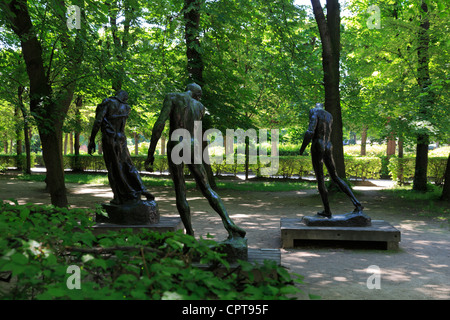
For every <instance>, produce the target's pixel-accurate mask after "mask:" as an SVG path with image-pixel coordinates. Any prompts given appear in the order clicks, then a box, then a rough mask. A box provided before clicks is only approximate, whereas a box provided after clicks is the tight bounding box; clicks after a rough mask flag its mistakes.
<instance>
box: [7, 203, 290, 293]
mask: <svg viewBox="0 0 450 320" xmlns="http://www.w3.org/2000/svg"><path fill="white" fill-rule="evenodd" d="M0 209H1V215H0V232H1V234H2V237H1V239H0V255H1V258H0V273H2V274H3V275H5V274H8V273H11V280H10V284H9V285H7V286H5V283H4V282H1V283H0V299H27V300H28V299H286V298H287V296H288V295H289V294H295V293H296V292H298V289H296V287H295V286H294V285H293V280H292V278H291V276H290V274H289V273H288V272H287V271H286V270H285V269H284V268H282V267H280V266H277V265H275V264H273V263H270V262H265V263H264V265H261V266H259V267H258V270H260V272H263V273H265V274H268V273H270V272H275V273H276V275H277V276H275V277H266V278H264V279H263V280H262V281H260V282H256V281H254V279H252V277H251V276H249V277H246V276H244V275H245V273H246V272H249V270H250V268H253V266H251V265H250V264H249V263H247V262H240V263H239V264H238V267H237V268H236V270H234V268H233V270H231V269H228V270H227V271H226V272H222V273H221V274H219V273H218V266H219V264H222V265H224V266H225V267H227V268H230V266H229V265H228V263H227V262H226V261H225V260H224V254H221V253H218V252H217V250H213V249H211V248H212V246H217V243H216V242H214V241H212V240H206V239H205V240H203V239H200V240H196V239H194V238H193V237H191V236H189V235H185V234H183V233H182V232H166V233H158V232H150V231H142V232H139V233H134V232H133V231H132V230H131V229H122V230H121V231H119V232H109V233H107V234H101V235H97V236H96V235H94V234H93V233H92V231H91V229H90V227H91V226H92V225H93V221H92V219H91V218H90V216H92V215H93V212H92V211H87V210H84V209H65V208H63V209H60V208H55V207H52V206H37V205H17V204H16V205H10V204H7V203H3V202H1V203H0ZM186 248H189V250H186ZM194 257H195V258H197V259H198V261H199V262H200V263H202V264H206V265H210V266H211V267H210V268H209V269H205V268H201V267H196V266H194V264H193V263H191V262H192V260H193V258H194ZM70 266H71V267H74V269H77V270H78V271H79V275H80V282H79V283H80V286H81V290H76V289H73V288H72V290H71V289H69V285H70V284H74V282H73V278H72V274H71V273H70V272H73V271H70V269H69V267H70ZM68 272H69V273H68ZM75 284H76V282H75Z"/></svg>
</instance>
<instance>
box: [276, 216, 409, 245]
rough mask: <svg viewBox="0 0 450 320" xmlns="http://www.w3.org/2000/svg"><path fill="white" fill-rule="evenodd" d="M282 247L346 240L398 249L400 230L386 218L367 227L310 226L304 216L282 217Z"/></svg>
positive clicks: (373, 221)
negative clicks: (375, 243) (374, 243)
mask: <svg viewBox="0 0 450 320" xmlns="http://www.w3.org/2000/svg"><path fill="white" fill-rule="evenodd" d="M280 229H281V243H282V247H283V248H285V249H287V248H294V247H295V246H301V245H302V243H308V244H311V243H313V242H315V244H320V241H324V240H325V241H332V242H335V243H336V244H339V243H342V242H344V241H352V242H361V243H363V244H364V243H366V244H368V243H370V242H377V243H381V244H383V245H384V249H387V250H395V249H398V247H399V245H398V243H399V242H400V237H401V235H400V231H399V230H397V229H396V228H394V227H393V226H392V225H390V224H389V223H387V222H386V221H384V220H372V223H371V225H370V226H366V227H342V226H334V227H326V226H325V227H324V226H308V225H306V224H305V223H304V221H303V218H282V219H281V220H280Z"/></svg>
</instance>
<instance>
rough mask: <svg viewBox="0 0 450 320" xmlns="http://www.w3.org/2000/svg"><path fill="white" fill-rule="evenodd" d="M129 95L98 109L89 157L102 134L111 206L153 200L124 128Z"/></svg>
mask: <svg viewBox="0 0 450 320" xmlns="http://www.w3.org/2000/svg"><path fill="white" fill-rule="evenodd" d="M127 100H128V93H127V92H126V91H124V90H119V91H118V92H117V94H116V95H115V96H114V97H110V98H107V99H104V100H103V101H102V103H101V104H99V105H98V106H97V109H96V116H95V122H94V126H93V128H92V132H91V137H90V140H89V146H88V153H89V154H92V153H93V152H95V136H96V135H97V133H98V131H99V130H100V129H101V131H102V147H103V158H104V160H105V165H106V168H107V169H108V180H109V184H110V186H111V189H112V191H113V193H114V199H113V200H112V201H111V204H115V205H120V204H126V203H133V202H136V201H139V200H141V195H143V196H146V198H147V200H154V196H153V195H152V194H151V193H150V192H148V191H147V189H146V187H145V186H144V183H143V182H142V179H141V177H140V175H139V172H138V171H137V169H136V168H135V166H134V165H133V162H132V160H131V157H130V152H129V151H128V147H127V138H126V136H125V124H126V121H127V119H128V116H129V114H130V110H131V108H130V106H129V105H128V104H127Z"/></svg>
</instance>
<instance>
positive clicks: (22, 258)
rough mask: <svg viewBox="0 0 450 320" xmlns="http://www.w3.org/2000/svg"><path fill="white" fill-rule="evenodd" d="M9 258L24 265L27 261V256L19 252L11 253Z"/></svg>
mask: <svg viewBox="0 0 450 320" xmlns="http://www.w3.org/2000/svg"><path fill="white" fill-rule="evenodd" d="M11 260H12V261H13V262H15V263H17V264H19V265H26V264H27V263H28V257H26V256H25V255H24V254H22V253H20V252H17V253H15V254H13V255H12V256H11Z"/></svg>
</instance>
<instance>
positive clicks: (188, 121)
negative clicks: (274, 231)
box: [145, 83, 246, 240]
mask: <svg viewBox="0 0 450 320" xmlns="http://www.w3.org/2000/svg"><path fill="white" fill-rule="evenodd" d="M201 96H202V89H201V87H200V86H199V85H197V84H195V83H191V84H189V85H187V87H186V92H182V93H169V94H167V95H166V97H165V99H164V102H163V107H162V109H161V113H160V115H159V117H158V119H157V121H156V123H155V125H154V127H153V131H152V137H151V142H150V146H149V149H148V156H147V160H146V162H145V167H146V169H147V170H150V171H151V170H152V168H151V166H153V162H154V152H155V149H156V145H157V143H158V140H159V138H160V137H161V133H162V131H163V130H164V126H165V123H166V121H167V120H169V123H170V136H171V137H172V134H173V133H174V131H176V130H179V129H182V130H186V131H187V133H188V136H190V137H191V141H179V140H175V141H172V140H169V142H168V143H167V150H168V152H167V154H168V163H169V170H170V173H171V176H172V179H173V182H174V186H175V195H176V205H177V209H178V212H179V214H180V217H181V220H182V221H183V224H184V226H185V228H186V233H187V234H190V235H194V230H193V228H192V225H191V214H190V208H189V204H188V202H187V201H186V186H185V179H184V172H183V168H184V164H185V163H184V162H181V163H179V161H174V155H173V154H172V151H173V150H174V149H175V148H176V147H177V145H179V144H180V143H187V144H188V146H189V148H191V152H190V154H191V155H192V157H191V159H190V161H188V163H186V164H187V166H188V168H189V170H190V172H191V173H192V174H193V176H194V178H195V181H196V183H197V186H198V187H199V188H200V191H201V192H202V194H203V195H204V196H205V198H207V200H208V202H209V204H210V205H211V207H212V208H213V209H214V210H215V211H216V212H217V213H218V214H219V216H220V217H221V219H222V222H223V224H224V227H225V229H226V230H227V232H228V239H229V240H231V239H234V238H244V236H245V234H246V232H245V231H244V230H243V229H241V228H239V227H238V226H236V225H235V224H234V222H233V221H232V220H231V218H230V217H229V216H228V213H227V210H226V209H225V206H224V204H223V202H222V200H221V198H220V197H219V195H218V194H217V193H216V192H215V191H214V190H213V189H212V188H211V186H210V184H209V182H208V178H207V175H206V171H205V168H204V166H203V164H202V163H201V162H200V163H199V162H198V161H194V159H193V158H194V154H195V152H194V144H195V142H194V139H193V137H194V126H195V122H196V121H201V120H202V118H203V115H204V113H205V107H204V106H203V104H202V103H201V102H200V99H201ZM200 143H201V142H200Z"/></svg>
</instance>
